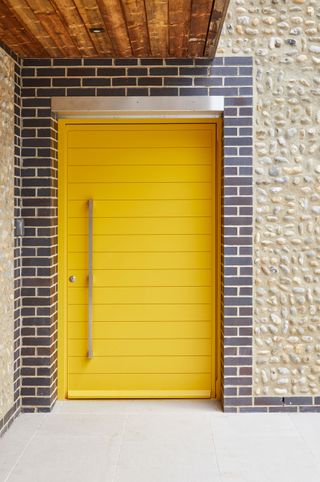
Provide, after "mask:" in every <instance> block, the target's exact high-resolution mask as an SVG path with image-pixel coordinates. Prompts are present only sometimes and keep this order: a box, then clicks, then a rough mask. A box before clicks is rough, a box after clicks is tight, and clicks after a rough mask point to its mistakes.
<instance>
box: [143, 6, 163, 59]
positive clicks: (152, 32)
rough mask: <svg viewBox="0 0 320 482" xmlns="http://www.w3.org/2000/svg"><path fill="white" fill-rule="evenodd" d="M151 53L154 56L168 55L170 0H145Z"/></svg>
mask: <svg viewBox="0 0 320 482" xmlns="http://www.w3.org/2000/svg"><path fill="white" fill-rule="evenodd" d="M145 5H146V12H147V22H148V30H149V39H150V47H151V53H152V55H153V57H166V56H167V55H168V45H169V35H168V18H169V12H168V0H145Z"/></svg>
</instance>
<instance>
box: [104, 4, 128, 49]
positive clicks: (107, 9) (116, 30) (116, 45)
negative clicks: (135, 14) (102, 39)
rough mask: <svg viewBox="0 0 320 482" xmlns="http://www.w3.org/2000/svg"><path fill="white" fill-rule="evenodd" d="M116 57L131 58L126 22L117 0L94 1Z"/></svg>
mask: <svg viewBox="0 0 320 482" xmlns="http://www.w3.org/2000/svg"><path fill="white" fill-rule="evenodd" d="M96 1H97V4H98V7H99V9H100V12H101V15H102V18H103V21H104V24H105V25H106V27H107V32H108V34H109V37H110V39H111V41H112V45H113V49H114V51H115V54H116V56H117V57H132V56H133V53H132V48H131V44H130V39H129V34H128V30H127V27H126V20H125V17H124V14H123V9H122V5H121V2H120V1H119V0H96Z"/></svg>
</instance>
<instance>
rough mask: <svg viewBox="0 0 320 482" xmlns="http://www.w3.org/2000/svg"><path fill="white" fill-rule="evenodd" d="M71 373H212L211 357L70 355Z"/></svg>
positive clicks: (69, 366)
mask: <svg viewBox="0 0 320 482" xmlns="http://www.w3.org/2000/svg"><path fill="white" fill-rule="evenodd" d="M68 369H69V373H70V374H81V373H83V374H94V373H96V374H104V373H123V374H126V373H127V374H128V373H165V374H169V373H210V370H211V357H210V356H197V357H184V356H168V357H163V356H161V357H157V356H152V357H143V356H141V357H97V358H93V359H92V360H88V358H84V357H83V358H81V357H69V358H68Z"/></svg>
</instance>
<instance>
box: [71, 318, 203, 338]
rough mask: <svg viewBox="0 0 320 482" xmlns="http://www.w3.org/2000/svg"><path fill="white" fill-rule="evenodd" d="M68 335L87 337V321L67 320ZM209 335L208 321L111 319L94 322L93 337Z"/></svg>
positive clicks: (199, 336)
mask: <svg viewBox="0 0 320 482" xmlns="http://www.w3.org/2000/svg"><path fill="white" fill-rule="evenodd" d="M68 336H69V337H70V338H72V339H75V340H76V339H87V338H88V323H87V322H83V321H82V322H78V323H77V322H69V323H68ZM210 336H211V323H210V321H184V322H181V321H154V322H152V321H137V322H135V323H134V322H132V321H122V322H119V321H111V322H103V321H102V322H95V323H94V324H93V338H94V339H96V340H97V339H99V338H105V337H107V338H108V339H112V338H132V339H135V338H139V339H143V338H197V337H198V338H207V337H210Z"/></svg>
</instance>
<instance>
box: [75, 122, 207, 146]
mask: <svg viewBox="0 0 320 482" xmlns="http://www.w3.org/2000/svg"><path fill="white" fill-rule="evenodd" d="M198 146H199V147H200V146H201V147H211V146H212V131H211V129H210V128H208V129H205V128H203V129H201V130H199V129H188V130H187V132H186V131H183V130H181V129H172V128H169V129H155V130H154V131H152V130H151V129H145V128H141V127H140V128H138V129H127V130H126V132H125V133H124V129H123V127H120V128H119V129H117V130H116V129H108V130H105V129H103V130H99V128H97V129H95V130H92V129H90V130H79V131H76V130H74V131H72V132H69V136H68V147H69V148H71V149H72V148H74V147H76V148H78V149H79V148H80V149H81V148H82V149H92V148H94V149H97V148H101V147H103V148H106V147H108V148H117V147H121V148H123V147H129V148H131V149H136V148H141V147H152V148H154V149H159V148H161V147H165V148H166V149H167V148H168V147H171V148H176V147H198Z"/></svg>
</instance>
